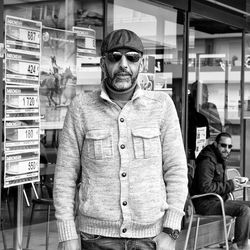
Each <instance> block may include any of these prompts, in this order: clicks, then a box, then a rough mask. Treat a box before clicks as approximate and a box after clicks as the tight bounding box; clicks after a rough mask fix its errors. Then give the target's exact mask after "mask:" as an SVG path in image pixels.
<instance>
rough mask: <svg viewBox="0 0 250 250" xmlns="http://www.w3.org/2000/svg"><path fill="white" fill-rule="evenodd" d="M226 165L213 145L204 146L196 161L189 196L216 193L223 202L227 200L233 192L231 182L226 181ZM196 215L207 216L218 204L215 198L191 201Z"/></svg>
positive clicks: (207, 197)
mask: <svg viewBox="0 0 250 250" xmlns="http://www.w3.org/2000/svg"><path fill="white" fill-rule="evenodd" d="M225 170H226V165H225V161H224V160H223V159H222V158H221V156H220V153H219V151H218V149H217V148H216V147H215V146H214V144H211V145H208V146H206V147H205V148H204V149H203V150H202V151H201V152H200V154H199V155H198V157H197V159H196V168H195V174H194V179H193V182H192V185H191V190H190V194H191V196H193V195H195V194H204V193H216V194H219V195H220V196H221V197H222V198H223V200H224V201H225V200H227V198H228V194H229V193H230V192H232V191H233V190H234V184H233V181H232V180H227V179H226V173H225ZM193 202H194V205H195V209H196V211H197V212H198V213H201V214H209V208H210V207H213V206H215V204H217V203H218V202H219V199H218V198H217V197H216V196H206V197H204V198H199V199H194V200H193Z"/></svg>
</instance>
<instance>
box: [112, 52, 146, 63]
mask: <svg viewBox="0 0 250 250" xmlns="http://www.w3.org/2000/svg"><path fill="white" fill-rule="evenodd" d="M123 55H124V56H125V57H126V58H127V60H128V61H130V62H132V63H136V62H138V61H139V60H140V58H141V54H140V53H138V52H134V51H129V52H127V53H125V54H123V53H121V52H118V51H113V52H109V53H107V58H108V60H109V61H110V62H113V63H115V62H119V61H120V60H121V59H122V56H123Z"/></svg>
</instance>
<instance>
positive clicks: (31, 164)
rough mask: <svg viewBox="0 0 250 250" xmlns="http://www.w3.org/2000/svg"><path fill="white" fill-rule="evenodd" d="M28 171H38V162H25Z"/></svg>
mask: <svg viewBox="0 0 250 250" xmlns="http://www.w3.org/2000/svg"><path fill="white" fill-rule="evenodd" d="M25 164H27V165H26V167H27V170H28V171H36V170H38V166H39V162H38V160H32V161H27V162H25Z"/></svg>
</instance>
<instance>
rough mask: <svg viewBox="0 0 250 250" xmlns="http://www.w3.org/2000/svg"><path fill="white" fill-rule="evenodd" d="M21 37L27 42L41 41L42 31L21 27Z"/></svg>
mask: <svg viewBox="0 0 250 250" xmlns="http://www.w3.org/2000/svg"><path fill="white" fill-rule="evenodd" d="M19 39H20V40H22V41H25V42H31V43H40V32H38V31H34V30H28V29H20V30H19Z"/></svg>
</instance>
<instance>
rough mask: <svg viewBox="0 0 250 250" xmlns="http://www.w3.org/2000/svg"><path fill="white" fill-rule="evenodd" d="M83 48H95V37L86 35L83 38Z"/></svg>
mask: <svg viewBox="0 0 250 250" xmlns="http://www.w3.org/2000/svg"><path fill="white" fill-rule="evenodd" d="M85 48H86V49H95V48H96V44H95V39H93V38H89V37H86V38H85Z"/></svg>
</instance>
